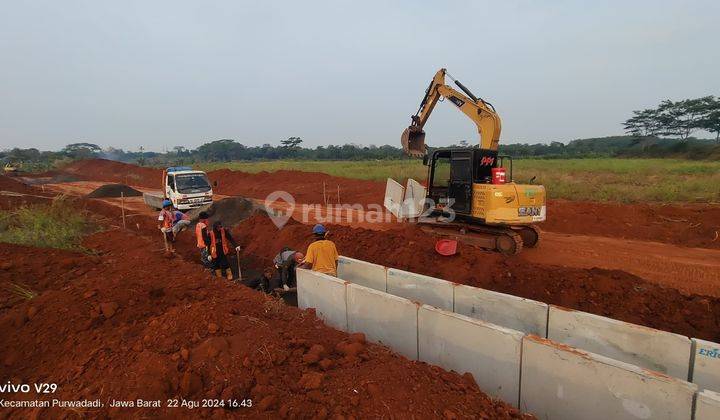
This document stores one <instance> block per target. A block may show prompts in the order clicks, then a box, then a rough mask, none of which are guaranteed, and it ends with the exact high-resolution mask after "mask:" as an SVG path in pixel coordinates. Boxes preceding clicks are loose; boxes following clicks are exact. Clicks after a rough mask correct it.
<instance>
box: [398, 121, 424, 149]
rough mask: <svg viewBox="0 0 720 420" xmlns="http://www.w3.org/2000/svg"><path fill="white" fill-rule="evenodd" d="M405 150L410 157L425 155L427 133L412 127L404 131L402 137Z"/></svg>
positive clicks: (401, 140)
mask: <svg viewBox="0 0 720 420" xmlns="http://www.w3.org/2000/svg"><path fill="white" fill-rule="evenodd" d="M400 142H401V143H402V147H403V150H404V151H405V153H407V154H408V155H410V156H414V157H420V156H423V155H425V132H424V131H423V130H422V128H420V127H418V126H415V125H411V126H409V127H408V128H406V129H405V131H403V133H402V136H401V137H400Z"/></svg>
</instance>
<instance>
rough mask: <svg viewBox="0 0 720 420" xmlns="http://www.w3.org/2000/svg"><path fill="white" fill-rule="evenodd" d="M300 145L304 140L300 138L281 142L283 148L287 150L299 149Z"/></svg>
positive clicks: (289, 138)
mask: <svg viewBox="0 0 720 420" xmlns="http://www.w3.org/2000/svg"><path fill="white" fill-rule="evenodd" d="M300 143H302V139H301V138H300V137H288V139H287V140H283V141H281V142H280V144H282V147H284V148H286V149H297V148H299V147H300Z"/></svg>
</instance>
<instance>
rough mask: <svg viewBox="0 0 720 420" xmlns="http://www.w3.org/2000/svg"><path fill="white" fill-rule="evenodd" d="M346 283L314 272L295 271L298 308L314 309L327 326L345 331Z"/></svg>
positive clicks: (299, 269) (300, 269)
mask: <svg viewBox="0 0 720 420" xmlns="http://www.w3.org/2000/svg"><path fill="white" fill-rule="evenodd" d="M346 283H347V282H345V281H343V280H338V279H336V278H335V277H332V276H328V275H326V274H322V273H318V272H316V271H310V270H305V269H302V268H298V269H297V294H298V306H299V307H300V308H301V309H307V308H315V314H316V315H317V317H318V318H320V319H322V320H323V321H324V322H325V323H326V324H327V325H329V326H331V327H333V328H337V329H338V330H341V331H347V326H348V325H347V292H346V290H345V288H346Z"/></svg>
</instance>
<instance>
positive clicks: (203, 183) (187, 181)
mask: <svg viewBox="0 0 720 420" xmlns="http://www.w3.org/2000/svg"><path fill="white" fill-rule="evenodd" d="M175 185H176V187H177V192H179V193H181V194H194V193H204V192H208V191H210V182H209V181H208V178H207V175H205V174H187V175H175Z"/></svg>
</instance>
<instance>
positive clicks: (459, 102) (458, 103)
mask: <svg viewBox="0 0 720 420" xmlns="http://www.w3.org/2000/svg"><path fill="white" fill-rule="evenodd" d="M448 99H450V102H452V103H454V104H455V106H457V107H458V108H462V106H463V105H465V101H463V100H462V99H460V98H457V97H455V96H449V97H448Z"/></svg>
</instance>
